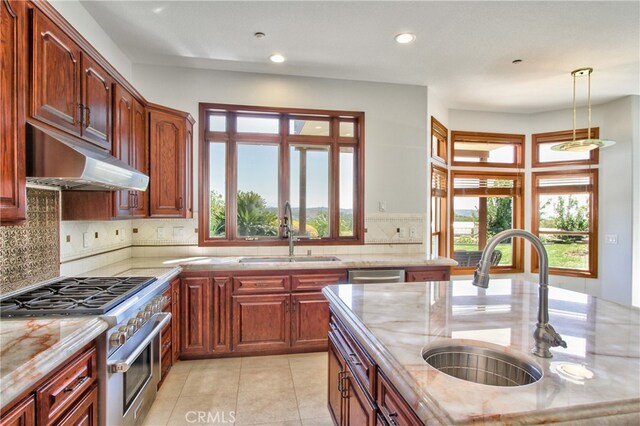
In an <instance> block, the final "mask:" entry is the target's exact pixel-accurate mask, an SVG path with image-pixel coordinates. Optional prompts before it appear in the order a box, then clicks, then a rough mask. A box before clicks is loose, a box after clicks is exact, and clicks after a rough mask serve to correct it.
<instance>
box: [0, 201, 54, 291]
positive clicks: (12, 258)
mask: <svg viewBox="0 0 640 426" xmlns="http://www.w3.org/2000/svg"><path fill="white" fill-rule="evenodd" d="M59 206H60V202H59V192H58V191H48V190H43V189H35V188H27V221H26V222H25V223H24V224H22V225H16V226H0V249H1V251H2V252H1V253H0V271H1V272H0V294H4V293H7V292H9V291H12V290H16V289H19V288H21V287H25V286H27V285H30V284H35V283H37V282H39V281H44V280H47V279H50V278H55V277H57V276H59V275H60V246H59V242H60V239H59V237H58V232H59V225H60V208H59Z"/></svg>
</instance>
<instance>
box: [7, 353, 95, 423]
mask: <svg viewBox="0 0 640 426" xmlns="http://www.w3.org/2000/svg"><path fill="white" fill-rule="evenodd" d="M96 360H97V354H96V347H95V343H93V342H92V343H91V344H89V345H87V346H86V347H85V348H83V349H82V350H80V351H79V352H78V353H75V354H73V356H71V357H70V358H69V360H68V361H67V362H66V363H64V364H63V365H62V366H61V367H59V368H58V369H56V370H55V371H53V372H52V373H50V374H48V375H47V376H45V377H43V378H42V379H41V380H40V381H39V382H38V383H36V384H35V385H34V386H33V387H32V388H31V389H27V390H26V391H25V393H24V394H22V397H21V398H22V399H21V400H20V401H19V402H18V403H16V404H8V406H7V408H6V409H2V416H1V417H0V426H32V425H43V426H48V425H64V426H68V425H97V424H98V400H99V399H98V392H99V391H98V377H97V364H96ZM25 395H27V396H26V397H25Z"/></svg>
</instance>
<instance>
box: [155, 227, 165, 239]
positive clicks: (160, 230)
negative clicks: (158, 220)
mask: <svg viewBox="0 0 640 426" xmlns="http://www.w3.org/2000/svg"><path fill="white" fill-rule="evenodd" d="M157 233H158V239H159V240H164V239H165V238H167V233H166V230H165V228H164V227H159V228H157Z"/></svg>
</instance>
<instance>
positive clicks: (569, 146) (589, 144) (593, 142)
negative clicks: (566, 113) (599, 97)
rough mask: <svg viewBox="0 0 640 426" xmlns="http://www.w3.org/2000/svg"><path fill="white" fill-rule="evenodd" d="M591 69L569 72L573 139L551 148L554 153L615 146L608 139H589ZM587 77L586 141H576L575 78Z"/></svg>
mask: <svg viewBox="0 0 640 426" xmlns="http://www.w3.org/2000/svg"><path fill="white" fill-rule="evenodd" d="M592 72H593V68H579V69H577V70H574V71H572V72H571V75H572V76H573V139H572V140H571V141H567V142H562V143H559V144H558V145H554V146H552V147H551V149H552V150H554V151H591V150H592V149H596V148H605V147H607V146H611V145H613V144H615V142H614V141H612V140H609V139H592V138H591V73H592ZM585 75H586V76H587V78H588V91H587V111H588V127H587V137H586V139H576V78H578V77H583V76H585Z"/></svg>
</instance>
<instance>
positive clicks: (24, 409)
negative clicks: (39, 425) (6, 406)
mask: <svg viewBox="0 0 640 426" xmlns="http://www.w3.org/2000/svg"><path fill="white" fill-rule="evenodd" d="M35 424H36V403H35V398H34V396H33V395H29V397H27V398H26V399H24V400H23V401H22V402H20V403H19V404H17V405H16V406H15V407H13V408H12V409H11V411H9V412H8V413H7V414H5V415H4V416H2V418H1V419H0V426H34V425H35Z"/></svg>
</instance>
